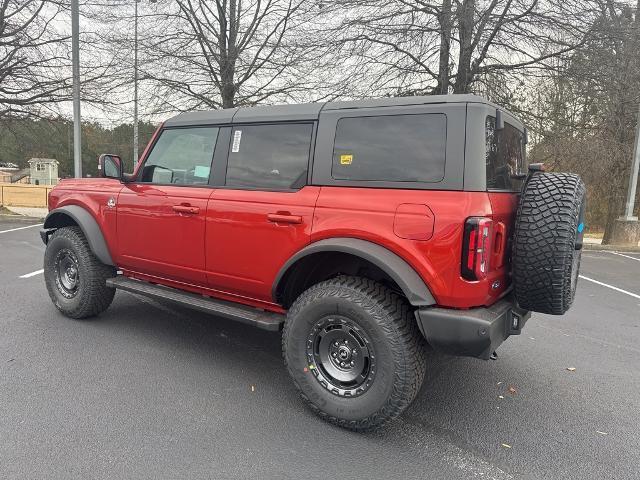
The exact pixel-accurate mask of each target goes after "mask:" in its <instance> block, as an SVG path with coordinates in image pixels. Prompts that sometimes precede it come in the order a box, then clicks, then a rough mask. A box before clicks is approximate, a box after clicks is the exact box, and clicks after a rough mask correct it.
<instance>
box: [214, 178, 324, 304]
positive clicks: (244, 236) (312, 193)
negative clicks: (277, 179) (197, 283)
mask: <svg viewBox="0 0 640 480" xmlns="http://www.w3.org/2000/svg"><path fill="white" fill-rule="evenodd" d="M319 192H320V188H319V187H313V186H307V187H304V188H302V189H301V190H298V191H296V192H269V191H251V190H233V189H218V190H215V191H214V192H213V194H212V195H211V198H210V199H209V205H208V208H207V239H206V256H207V265H206V270H207V279H208V285H209V287H210V288H213V289H216V290H221V291H226V292H229V293H233V294H236V295H242V296H246V297H251V298H254V299H256V300H259V301H263V302H271V301H272V298H271V288H272V285H273V281H274V279H275V277H276V275H277V273H278V271H279V270H280V268H282V266H283V265H284V264H285V263H286V261H287V260H289V258H290V257H291V256H293V255H294V254H295V253H296V252H297V251H299V250H301V249H302V248H304V247H305V246H306V245H308V244H309V242H310V237H311V227H312V224H313V211H314V207H315V203H316V200H317V198H318V194H319Z"/></svg>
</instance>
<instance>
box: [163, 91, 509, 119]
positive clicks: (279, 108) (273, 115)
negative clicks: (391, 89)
mask: <svg viewBox="0 0 640 480" xmlns="http://www.w3.org/2000/svg"><path fill="white" fill-rule="evenodd" d="M429 103H482V104H486V105H489V106H492V107H494V108H499V107H498V106H497V105H495V104H493V103H491V102H489V101H488V100H486V99H484V98H482V97H480V96H478V95H469V94H464V95H428V96H416V97H387V98H373V99H366V100H353V101H340V102H322V103H303V104H294V105H266V106H259V107H240V108H227V109H223V110H206V111H197V112H186V113H181V114H179V115H176V116H175V117H171V118H170V119H168V120H167V121H166V122H165V126H167V127H181V126H190V125H220V124H229V123H251V122H278V121H285V120H298V121H300V120H317V119H318V116H319V115H320V111H321V110H343V109H358V108H372V107H393V106H403V105H422V104H429Z"/></svg>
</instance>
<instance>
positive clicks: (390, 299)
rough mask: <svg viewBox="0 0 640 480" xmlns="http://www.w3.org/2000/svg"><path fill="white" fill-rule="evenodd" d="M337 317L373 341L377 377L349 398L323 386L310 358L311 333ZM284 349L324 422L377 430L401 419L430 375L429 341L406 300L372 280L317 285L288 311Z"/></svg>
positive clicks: (289, 365) (339, 279)
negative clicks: (346, 320)
mask: <svg viewBox="0 0 640 480" xmlns="http://www.w3.org/2000/svg"><path fill="white" fill-rule="evenodd" d="M333 315H339V316H343V317H346V318H348V319H349V321H353V323H355V324H356V325H357V326H358V327H359V328H361V329H362V331H363V332H364V334H366V335H368V338H369V339H370V341H371V346H372V351H373V352H375V355H376V363H375V365H376V369H377V371H376V372H375V376H374V377H373V380H372V382H371V385H370V387H368V389H367V390H366V391H364V393H362V394H361V395H359V396H353V397H344V396H339V395H337V394H335V393H332V392H331V391H330V390H329V389H327V388H325V386H323V385H321V383H320V382H319V381H318V378H317V376H316V373H317V372H314V369H311V368H310V365H309V361H308V356H307V349H306V345H307V341H308V338H309V332H310V331H312V329H313V328H314V325H316V324H317V322H318V321H319V319H322V318H327V317H331V316H333ZM282 351H283V356H284V360H285V364H286V366H287V369H288V371H289V374H290V375H291V377H292V378H293V381H294V383H295V385H296V387H297V388H298V390H299V392H300V395H301V397H302V399H303V400H304V401H305V402H306V404H307V405H308V406H309V407H310V408H311V410H313V411H314V412H315V413H316V414H317V415H319V416H320V417H321V418H323V419H324V420H326V421H328V422H330V423H333V424H335V425H338V426H340V427H344V428H348V429H351V430H355V431H367V430H373V429H376V428H378V427H381V426H383V425H384V424H386V423H387V422H389V421H390V420H392V419H394V418H396V417H398V416H399V415H400V414H401V413H402V412H403V411H404V410H405V409H406V408H407V407H408V406H409V405H410V404H411V402H412V401H413V399H414V398H415V396H416V394H417V393H418V391H419V389H420V386H421V385H422V381H423V380H424V376H425V369H426V360H425V341H424V339H423V337H422V335H421V334H420V332H419V331H418V327H417V323H416V319H415V317H414V315H413V312H412V310H411V308H410V306H409V305H408V303H407V301H406V300H405V299H404V298H402V297H401V296H399V295H397V294H396V293H394V292H392V291H391V290H389V289H388V288H386V287H384V286H383V285H381V284H379V283H376V282H374V281H372V280H369V279H367V278H361V277H348V276H340V277H337V278H333V279H330V280H327V281H324V282H321V283H318V284H316V285H314V286H312V287H311V288H309V289H308V290H306V291H305V292H303V293H302V294H301V295H300V297H298V299H297V300H296V301H295V302H294V304H293V305H292V307H291V308H290V309H289V312H288V313H287V318H286V321H285V325H284V331H283V335H282Z"/></svg>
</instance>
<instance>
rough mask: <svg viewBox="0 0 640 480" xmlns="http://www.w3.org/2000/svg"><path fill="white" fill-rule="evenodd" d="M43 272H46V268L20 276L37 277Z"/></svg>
mask: <svg viewBox="0 0 640 480" xmlns="http://www.w3.org/2000/svg"><path fill="white" fill-rule="evenodd" d="M42 272H44V268H42V269H40V270H36V271H35V272H31V273H25V274H24V275H20V277H19V278H31V277H35V276H36V275H40V274H41V273H42Z"/></svg>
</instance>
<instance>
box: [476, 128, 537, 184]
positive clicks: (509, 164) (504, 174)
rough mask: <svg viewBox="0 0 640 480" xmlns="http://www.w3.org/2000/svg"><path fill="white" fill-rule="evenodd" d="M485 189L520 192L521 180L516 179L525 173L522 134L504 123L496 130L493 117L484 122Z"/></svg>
mask: <svg viewBox="0 0 640 480" xmlns="http://www.w3.org/2000/svg"><path fill="white" fill-rule="evenodd" d="M485 131H486V165H487V189H488V190H508V191H520V187H521V186H522V182H523V179H522V178H516V177H517V176H518V175H522V174H525V173H526V171H527V165H526V157H525V142H524V133H523V132H521V131H520V130H518V129H517V128H516V127H514V126H513V125H511V124H510V123H507V122H504V128H503V129H502V130H496V119H495V117H492V116H488V117H487V121H486V129H485Z"/></svg>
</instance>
